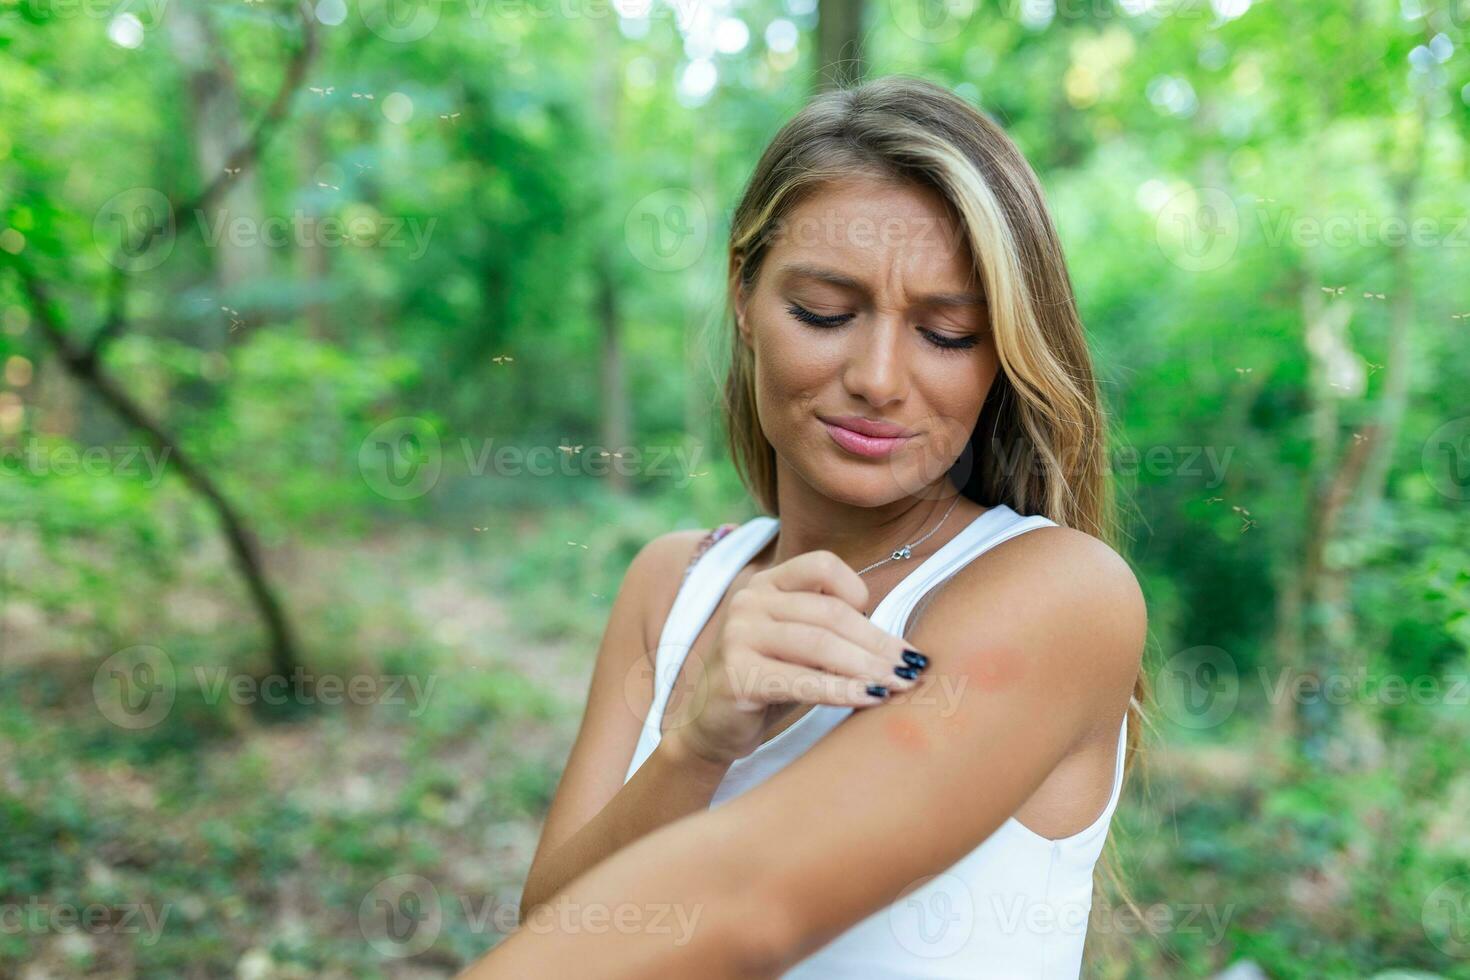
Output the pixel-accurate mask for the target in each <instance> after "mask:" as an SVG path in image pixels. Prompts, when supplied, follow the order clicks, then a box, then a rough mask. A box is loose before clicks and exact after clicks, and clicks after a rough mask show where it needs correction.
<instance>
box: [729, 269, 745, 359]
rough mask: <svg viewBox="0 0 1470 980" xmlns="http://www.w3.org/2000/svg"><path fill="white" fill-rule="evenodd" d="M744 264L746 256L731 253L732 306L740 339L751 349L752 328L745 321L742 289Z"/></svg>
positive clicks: (730, 282) (730, 283) (743, 292)
mask: <svg viewBox="0 0 1470 980" xmlns="http://www.w3.org/2000/svg"><path fill="white" fill-rule="evenodd" d="M744 264H745V256H744V255H742V254H740V253H738V252H731V253H730V278H729V283H728V288H729V291H730V305H731V307H732V308H733V309H734V311H735V329H737V330H739V331H740V339H741V340H742V341H744V343H745V345H746V346H747V347H749V346H750V327H749V325H748V324H747V322H746V319H745V291H744V290H743V289H741V288H740V272H741V269H742V268H743V266H744Z"/></svg>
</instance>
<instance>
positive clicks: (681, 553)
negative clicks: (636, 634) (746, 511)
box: [629, 523, 740, 651]
mask: <svg viewBox="0 0 1470 980" xmlns="http://www.w3.org/2000/svg"><path fill="white" fill-rule="evenodd" d="M738 527H740V525H739V524H737V523H726V524H720V525H718V526H716V527H713V528H682V529H680V530H677V531H666V532H664V533H663V534H660V535H658V536H657V537H655V538H653V539H651V540H650V541H649V542H648V543H647V544H645V545H644V546H643V547H642V549H640V550H639V552H638V554H637V556H636V557H635V558H634V559H633V564H632V566H631V567H630V569H629V574H630V575H636V576H637V580H638V585H639V588H640V590H641V591H642V592H643V594H644V609H645V616H644V623H645V626H646V628H647V629H648V630H650V631H651V630H652V629H653V628H654V627H655V626H658V625H660V624H662V623H663V621H664V620H665V619H667V618H668V615H669V612H670V610H672V609H673V607H674V599H675V598H676V597H677V596H678V594H679V588H680V586H681V585H683V583H684V579H685V577H686V576H687V575H688V573H689V570H690V569H691V568H693V567H694V563H695V562H697V561H698V560H699V558H700V556H702V555H703V554H704V553H705V552H706V551H708V550H709V549H710V547H711V546H712V545H714V543H715V542H716V541H718V540H720V539H721V538H723V537H724V536H725V535H727V534H729V533H730V532H731V531H733V530H735V529H736V528H738ZM644 640H645V644H644V649H645V650H649V651H651V650H652V649H653V646H652V641H651V633H649V634H645V637H644Z"/></svg>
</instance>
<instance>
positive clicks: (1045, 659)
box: [466, 77, 1145, 980]
mask: <svg viewBox="0 0 1470 980" xmlns="http://www.w3.org/2000/svg"><path fill="white" fill-rule="evenodd" d="M729 288H730V300H731V308H732V310H733V318H732V319H733V325H732V329H731V338H732V360H731V368H730V373H729V377H728V380H727V385H726V392H725V409H726V422H727V428H728V432H729V438H730V445H731V449H732V453H733V456H734V458H735V460H736V462H737V464H738V465H739V467H740V471H741V474H742V477H743V479H744V480H745V482H746V485H747V486H748V488H749V490H750V492H751V493H752V495H753V496H754V497H755V499H756V501H757V503H758V504H759V505H760V507H761V509H762V510H764V511H767V512H769V513H770V514H772V515H779V520H778V519H777V518H776V517H769V516H760V517H756V518H754V519H753V520H750V521H747V522H745V523H743V524H740V525H738V526H734V527H733V529H732V526H731V525H726V526H724V527H722V528H720V529H718V531H717V532H712V533H711V534H709V535H702V534H700V533H699V532H673V533H670V534H666V535H663V536H662V537H660V538H658V539H656V540H654V541H652V542H650V543H649V544H648V545H647V546H646V547H645V548H644V549H643V550H642V551H641V552H640V553H639V554H638V556H637V557H636V559H635V560H634V561H633V563H632V564H631V566H630V568H629V570H628V573H627V576H626V578H625V580H624V582H623V585H622V588H621V591H620V592H619V595H618V598H617V600H616V602H615V604H614V606H613V610H612V614H611V618H610V621H609V623H608V626H607V633H606V635H605V637H604V639H603V643H602V646H601V649H600V650H599V653H598V660H597V664H596V668H595V670H594V674H593V678H592V683H591V689H590V693H589V696H588V704H587V712H586V716H585V717H584V719H583V722H582V727H581V730H580V732H579V734H578V736H577V739H576V743H575V745H574V746H573V749H572V752H571V757H570V759H569V761H568V763H567V768H566V772H565V774H564V775H563V777H562V780H561V784H560V786H559V787H558V790H557V794H556V798H555V800H554V801H553V803H552V805H551V808H550V812H549V814H548V816H547V820H546V827H545V830H544V833H543V836H542V839H541V843H540V847H539V849H538V851H537V853H536V857H535V860H534V862H533V865H532V868H531V871H530V874H529V876H528V880H527V882H526V887H525V891H524V895H523V898H522V913H523V918H522V920H521V922H522V925H521V928H520V929H518V930H517V932H516V933H515V934H514V935H513V936H511V937H510V938H509V939H507V940H506V941H505V942H503V943H502V944H501V945H500V947H498V948H497V949H496V950H494V951H493V952H492V953H491V954H490V955H489V956H487V957H486V958H485V959H483V960H481V961H480V962H479V963H478V964H476V965H475V966H474V967H472V968H471V969H470V970H469V971H468V972H467V973H466V976H469V977H474V978H492V977H496V978H498V977H514V978H518V980H519V978H523V977H564V976H567V977H570V976H576V977H663V976H668V977H700V978H705V980H708V978H713V977H726V976H729V977H736V976H740V977H746V976H757V977H776V976H785V977H864V978H871V977H921V976H922V977H929V976H934V977H969V978H973V977H1025V978H1028V980H1034V978H1038V977H1076V976H1077V975H1078V973H1079V970H1080V964H1081V959H1082V945H1083V939H1084V936H1085V932H1086V926H1087V918H1088V910H1089V908H1090V905H1091V897H1092V880H1093V871H1094V864H1095V862H1096V860H1097V858H1098V855H1099V853H1100V852H1101V850H1102V846H1103V842H1104V839H1105V838H1106V835H1107V829H1108V825H1109V822H1110V820H1111V817H1112V814H1113V812H1114V809H1115V807H1116V805H1117V802H1118V798H1119V791H1120V788H1121V782H1122V775H1123V768H1124V766H1123V763H1124V755H1125V749H1126V746H1127V744H1128V743H1129V742H1130V736H1131V738H1132V739H1136V737H1137V733H1136V731H1134V729H1136V724H1130V718H1129V717H1128V716H1129V714H1130V713H1134V714H1136V712H1137V711H1138V710H1139V709H1140V708H1141V704H1142V701H1143V699H1144V688H1143V686H1142V681H1141V677H1140V672H1139V662H1140V657H1141V654H1142V648H1143V644H1144V636H1145V610H1144V604H1143V600H1142V596H1141V594H1140V591H1139V588H1138V584H1137V582H1136V580H1135V578H1134V576H1133V574H1132V572H1131V571H1130V570H1129V568H1128V566H1127V564H1126V563H1125V562H1124V561H1123V560H1122V559H1121V558H1119V557H1118V555H1117V554H1116V553H1115V552H1114V551H1113V550H1112V549H1111V548H1110V547H1109V546H1108V545H1107V544H1106V543H1104V541H1103V540H1102V539H1103V538H1105V537H1106V536H1107V534H1108V515H1107V508H1108V499H1109V497H1108V493H1107V487H1106V473H1105V448H1106V447H1105V424H1104V420H1103V416H1102V412H1101V410H1100V407H1099V402H1098V395H1097V390H1096V384H1095V381H1094V379H1093V372H1092V369H1091V364H1090V359H1089V356H1088V352H1087V348H1086V344H1085V341H1084V336H1083V330H1082V326H1081V323H1080V322H1079V320H1078V316H1077V311H1076V307H1075V303H1074V301H1073V297H1072V294H1071V290H1070V280H1069V277H1068V275H1067V271H1066V268H1065V266H1064V264H1063V259H1062V255H1061V250H1060V247H1059V245H1058V243H1057V239H1056V235H1055V232H1054V231H1053V227H1052V224H1051V221H1050V219H1049V217H1048V215H1047V212H1046V209H1045V206H1044V203H1043V199H1042V194H1041V191H1040V189H1039V187H1038V184H1037V181H1036V178H1035V175H1034V174H1033V173H1032V171H1031V170H1030V168H1029V167H1028V166H1027V164H1026V163H1025V161H1024V160H1023V159H1022V157H1021V156H1020V154H1019V153H1018V151H1017V150H1016V149H1015V147H1014V146H1013V145H1012V143H1011V142H1010V141H1009V140H1008V139H1007V138H1006V136H1005V135H1004V134H1003V133H1002V132H1001V131H1000V130H999V129H998V128H997V127H996V126H995V125H994V124H993V123H991V122H990V121H988V120H987V119H986V118H985V117H983V116H982V115H980V114H978V113H977V112H976V111H975V110H974V109H972V108H971V107H970V106H968V105H967V104H966V103H964V102H963V101H962V100H960V99H958V98H956V97H955V96H953V95H951V94H950V93H948V92H946V91H944V90H943V89H941V88H938V87H936V86H934V85H932V84H929V83H927V82H922V81H918V80H914V79H910V78H906V77H888V78H882V79H878V80H875V81H872V82H869V83H867V84H864V85H862V86H860V87H857V88H853V89H849V90H845V91H836V92H831V93H827V94H823V95H819V96H817V97H816V98H815V99H814V100H813V101H812V102H811V103H810V104H809V105H808V106H807V107H806V108H805V109H804V110H803V111H802V112H801V113H800V114H799V115H797V116H796V117H795V118H794V119H793V120H791V121H790V123H788V124H787V125H786V126H785V128H783V129H782V130H781V132H780V133H779V134H778V135H777V136H776V137H775V139H774V140H773V142H772V143H771V145H770V146H769V147H768V148H767V149H766V151H765V153H764V155H763V156H762V157H761V160H760V162H759V164H758V166H757V168H756V171H755V173H754V175H753V177H752V178H751V180H750V183H749V185H748V187H747V189H746V191H745V194H744V196H743V198H742V200H741V202H740V205H739V208H738V209H737V211H736V212H735V215H734V217H733V227H732V229H731V240H730V282H729ZM1023 515H1026V516H1023ZM726 532H728V533H726ZM1133 720H1134V721H1135V722H1136V720H1137V719H1136V717H1135V718H1134V719H1133Z"/></svg>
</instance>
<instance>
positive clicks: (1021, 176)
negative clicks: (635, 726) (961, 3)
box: [723, 75, 1149, 912]
mask: <svg viewBox="0 0 1470 980" xmlns="http://www.w3.org/2000/svg"><path fill="white" fill-rule="evenodd" d="M844 178H878V179H881V180H889V181H899V182H912V183H913V184H916V185H920V186H924V187H928V188H932V189H934V190H936V191H938V192H939V193H940V194H941V195H942V196H943V197H944V198H945V199H946V200H947V201H948V202H949V205H950V207H951V208H952V209H953V211H954V214H955V215H956V216H957V217H958V223H959V225H960V226H961V229H962V232H961V233H962V235H963V236H964V239H963V240H964V241H966V242H967V243H968V244H969V246H970V254H971V255H972V256H974V257H975V264H976V270H975V271H976V273H977V274H978V276H979V282H980V283H981V284H982V288H983V291H984V295H985V297H986V299H987V302H988V304H989V308H990V318H991V320H990V328H991V330H992V335H993V337H994V341H995V347H996V351H997V354H998V360H999V369H998V371H997V373H996V377H995V381H994V383H993V384H992V385H991V388H990V392H989V394H988V396H987V397H986V399H985V403H984V405H983V406H982V407H981V410H980V418H979V421H978V422H977V424H976V426H975V429H974V431H973V432H972V433H971V434H970V439H969V442H968V444H967V446H966V447H965V449H964V451H963V452H962V453H961V456H960V458H959V459H958V460H957V461H956V463H955V466H954V468H952V470H951V473H952V475H953V476H954V477H955V482H956V483H957V484H958V485H959V486H960V489H961V492H962V493H963V494H964V495H965V496H966V497H969V498H970V499H971V500H973V501H975V502H976V503H979V504H982V505H984V506H987V507H993V506H995V505H997V504H1007V505H1009V506H1010V507H1011V508H1013V509H1014V510H1015V511H1016V512H1017V513H1020V514H1041V515H1044V516H1045V517H1047V518H1050V519H1051V520H1053V521H1055V522H1056V523H1058V524H1061V525H1064V526H1066V527H1071V528H1076V529H1078V530H1081V531H1085V532H1087V533H1088V534H1091V535H1093V536H1095V537H1098V538H1100V539H1102V540H1104V541H1106V542H1108V543H1109V544H1110V545H1113V546H1114V547H1117V546H1118V544H1119V542H1118V540H1117V536H1118V525H1117V518H1116V514H1115V512H1114V511H1115V503H1114V495H1113V488H1112V480H1111V476H1110V473H1109V471H1108V462H1107V461H1108V440H1109V432H1108V421H1107V418H1106V415H1105V413H1104V411H1103V407H1102V403H1101V399H1100V397H1099V393H1098V386H1097V381H1096V378H1095V377H1094V374H1093V368H1092V358H1091V355H1090V354H1089V352H1088V348H1087V340H1086V336H1085V334H1084V331H1083V327H1082V320H1081V318H1080V316H1079V315H1078V312H1077V304H1076V300H1075V298H1074V296H1073V292H1072V283H1071V277H1070V276H1069V275H1068V272H1067V266H1066V262H1065V260H1064V259H1063V256H1062V248H1061V244H1060V242H1059V241H1058V239H1057V233H1056V230H1055V228H1054V227H1053V224H1052V220H1051V217H1050V215H1049V213H1048V211H1047V208H1046V203H1045V200H1044V197H1043V193H1042V190H1041V185H1040V182H1039V181H1038V180H1037V177H1036V174H1035V173H1034V172H1033V171H1032V169H1031V166H1030V165H1029V164H1028V163H1027V162H1026V160H1025V158H1024V157H1023V156H1022V155H1021V153H1020V151H1019V150H1018V149H1017V148H1016V146H1015V145H1014V144H1013V143H1012V142H1011V140H1010V138H1009V137H1008V136H1006V134H1005V133H1004V132H1003V131H1002V130H1001V128H1000V127H999V126H998V125H996V124H995V123H994V122H993V121H991V120H990V119H989V118H987V117H986V116H985V115H983V114H982V113H980V112H978V111H977V110H976V109H975V108H974V107H972V106H970V105H969V104H968V103H966V102H965V101H964V100H963V99H961V98H959V97H958V96H956V95H954V94H953V93H951V92H949V91H947V90H946V89H944V88H942V87H940V86H938V85H935V84H933V83H931V82H928V81H925V80H923V79H920V78H915V77H911V76H906V75H889V76H885V77H882V78H877V79H873V80H871V81H868V82H865V83H862V84H860V85H856V86H851V87H845V88H839V89H834V90H830V91H825V92H822V93H820V94H818V95H816V96H814V97H813V98H812V99H811V100H810V101H809V102H808V103H807V104H806V105H805V107H803V108H802V110H801V111H800V112H799V113H797V114H796V115H795V116H794V117H793V118H792V119H791V120H790V121H789V122H787V123H786V125H785V126H783V127H782V128H781V130H780V132H778V133H777V134H776V136H775V137H774V138H773V139H772V140H771V142H770V144H769V145H768V146H767V147H766V149H765V152H764V153H762V154H761V158H760V161H759V162H758V163H757V164H756V167H755V171H754V173H753V174H752V175H751V178H750V180H749V182H748V184H747V185H746V188H745V192H744V194H743V195H742V196H741V198H740V203H739V205H738V206H737V207H736V209H735V211H734V214H733V215H732V218H731V227H730V242H729V257H730V268H731V270H732V280H733V281H732V289H740V290H742V291H743V290H748V289H749V288H750V287H751V284H752V283H753V282H754V281H755V278H756V276H757V274H758V273H759V271H760V268H761V264H762V260H763V258H764V257H765V255H766V253H767V251H768V250H769V246H770V244H771V242H772V241H773V240H774V238H775V237H776V235H777V234H779V232H780V227H781V222H782V219H783V217H784V216H786V215H788V214H789V213H790V212H791V211H792V210H793V209H794V208H795V207H796V206H797V205H798V204H799V203H800V202H801V201H803V200H804V199H806V198H807V197H808V196H810V195H811V194H812V193H813V192H814V191H816V190H817V189H819V188H821V187H823V186H824V185H826V184H827V183H828V182H830V181H834V180H840V179H844ZM737 261H738V276H737V275H736V273H735V272H734V270H735V269H736V268H737ZM730 299H731V301H732V302H731V309H730V311H729V313H730V316H729V329H728V333H727V336H728V338H729V342H730V361H729V372H728V374H727V375H726V378H725V384H724V399H723V401H724V404H723V409H724V423H725V432H726V436H727V439H728V443H729V448H730V454H731V457H732V458H733V460H734V463H735V466H736V469H737V471H738V472H739V474H740V478H741V480H742V481H743V482H744V484H745V486H746V489H747V490H748V491H749V492H750V494H751V495H752V496H753V497H754V498H755V500H756V502H757V503H758V504H759V505H760V507H761V508H762V509H763V510H765V511H766V512H768V513H771V514H777V515H778V514H779V511H778V504H777V495H776V458H775V451H774V449H773V448H772V447H771V444H770V443H769V442H768V441H767V440H766V437H765V434H764V433H763V432H762V431H761V426H760V421H759V418H758V416H757V414H756V400H755V365H754V354H753V353H752V351H751V349H750V347H749V346H747V345H745V344H743V343H741V342H740V338H739V333H738V330H737V329H736V327H735V323H734V311H733V299H734V295H733V293H732V295H731V296H730ZM1148 701H1149V692H1148V684H1147V680H1146V678H1145V675H1144V673H1143V672H1142V671H1140V672H1139V678H1138V681H1137V683H1136V684H1135V686H1134V690H1133V697H1132V698H1131V700H1130V702H1129V706H1128V713H1129V717H1128V743H1127V748H1126V759H1125V772H1128V771H1131V770H1132V769H1133V767H1134V764H1135V763H1136V762H1137V760H1138V758H1139V756H1138V750H1139V740H1140V736H1141V725H1142V723H1143V722H1144V720H1145V719H1144V710H1143V706H1144V705H1145V704H1146V703H1147V702H1148ZM1114 839H1115V838H1114V836H1113V835H1109V853H1105V854H1104V856H1103V867H1104V876H1105V877H1106V878H1107V879H1108V880H1109V881H1110V882H1111V883H1112V884H1113V886H1114V887H1115V888H1116V889H1117V891H1118V892H1119V893H1120V894H1121V895H1122V896H1123V899H1124V901H1126V902H1127V904H1128V905H1129V906H1130V907H1131V908H1133V910H1134V911H1135V912H1137V911H1138V910H1137V907H1136V906H1135V905H1134V904H1133V901H1132V899H1131V897H1129V895H1128V889H1127V887H1126V885H1125V884H1124V882H1123V881H1122V878H1121V875H1120V874H1119V873H1118V869H1117V866H1116V863H1115V861H1114V855H1113V854H1112V853H1111V850H1112V844H1113V842H1114Z"/></svg>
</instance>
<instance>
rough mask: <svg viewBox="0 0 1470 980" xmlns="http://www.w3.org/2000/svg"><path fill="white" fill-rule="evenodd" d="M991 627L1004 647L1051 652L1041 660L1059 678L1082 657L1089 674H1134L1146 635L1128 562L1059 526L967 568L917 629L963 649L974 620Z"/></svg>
mask: <svg viewBox="0 0 1470 980" xmlns="http://www.w3.org/2000/svg"><path fill="white" fill-rule="evenodd" d="M997 617H999V619H996V618H997ZM993 619H994V620H996V622H997V623H999V621H1000V619H1003V620H1004V621H1005V625H1006V630H1007V631H1009V632H1010V633H1013V634H1014V635H1012V636H1009V638H1008V639H1009V641H1010V642H1013V643H1015V644H1017V645H1021V644H1025V643H1028V642H1034V643H1035V644H1038V645H1039V647H1044V648H1050V649H1053V650H1056V651H1058V654H1057V655H1056V656H1050V657H1048V658H1047V659H1050V660H1053V661H1054V662H1055V665H1056V666H1057V667H1059V668H1060V669H1062V670H1070V669H1072V668H1073V667H1076V666H1078V665H1077V664H1075V663H1070V664H1069V663H1068V662H1067V661H1068V660H1069V658H1070V657H1071V656H1072V654H1073V653H1074V652H1076V651H1083V653H1081V654H1080V655H1081V656H1082V657H1083V659H1084V660H1089V661H1090V669H1092V670H1096V669H1098V668H1101V669H1103V670H1113V669H1115V670H1116V672H1117V674H1118V675H1119V676H1120V677H1122V676H1131V675H1133V674H1136V673H1137V670H1138V668H1139V665H1140V660H1141V657H1142V653H1143V646H1144V641H1145V638H1146V635H1147V629H1148V611H1147V607H1146V604H1145V602H1144V596H1143V590H1142V588H1141V587H1140V585H1139V582H1138V578H1137V576H1136V575H1135V574H1134V571H1133V569H1132V567H1131V566H1130V565H1129V563H1128V561H1127V560H1126V559H1125V558H1124V557H1123V556H1122V555H1120V554H1119V553H1118V552H1117V551H1116V550H1115V549H1114V548H1113V547H1112V546H1111V545H1110V544H1108V543H1107V542H1105V541H1103V540H1102V539H1100V538H1097V537H1095V536H1093V535H1091V534H1088V533H1086V532H1084V531H1080V530H1077V529H1075V528H1070V527H1066V526H1063V525H1059V524H1047V525H1042V526H1038V527H1035V528H1032V529H1031V530H1029V531H1027V532H1026V533H1024V534H1017V535H1015V536H1014V537H1012V538H1009V539H1007V540H1005V541H1003V542H1002V543H1000V544H998V545H995V546H994V547H992V548H990V549H987V550H986V551H985V552H984V553H983V554H981V555H980V556H979V557H978V558H977V559H975V560H974V561H971V562H969V563H968V564H967V565H965V566H964V567H963V568H961V569H960V570H959V572H958V573H956V574H955V575H954V576H953V577H952V578H951V580H950V581H949V582H948V583H946V587H945V588H943V589H940V590H937V593H936V595H935V596H934V601H933V602H932V603H931V604H930V605H929V606H928V607H927V608H926V610H925V616H924V619H923V620H922V621H921V622H920V623H919V624H917V625H916V629H923V630H924V631H925V632H926V634H927V637H925V638H928V637H932V638H933V640H934V641H935V642H936V643H937V644H939V645H944V644H949V645H952V646H954V647H955V648H964V647H967V646H969V645H972V640H973V639H974V638H975V636H976V633H975V624H976V622H977V620H978V621H980V622H985V621H989V620H993ZM997 629H999V627H997ZM985 635H990V634H988V633H987V634H985ZM916 639H918V638H917V637H916ZM981 646H984V644H983V643H982V644H981ZM1129 684H1130V686H1131V680H1130V681H1129Z"/></svg>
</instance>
